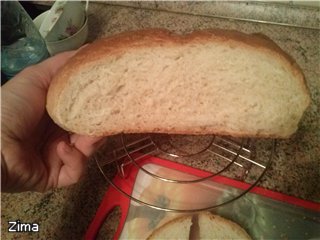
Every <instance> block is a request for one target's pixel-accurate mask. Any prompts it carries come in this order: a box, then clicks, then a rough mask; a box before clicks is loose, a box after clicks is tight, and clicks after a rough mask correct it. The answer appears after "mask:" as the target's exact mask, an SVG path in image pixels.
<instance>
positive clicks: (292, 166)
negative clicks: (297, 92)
mask: <svg viewBox="0 0 320 240" xmlns="http://www.w3.org/2000/svg"><path fill="white" fill-rule="evenodd" d="M220 4H225V6H224V7H223V6H221V5H219V4H218V3H210V2H203V3H196V4H195V3H193V2H184V3H175V2H171V3H168V2H165V3H160V2H158V3H156V2H146V3H141V2H139V3H126V2H123V3H117V2H111V3H110V4H109V3H91V4H90V7H89V39H88V40H89V41H93V40H94V39H97V38H101V37H104V36H109V35H112V34H115V33H118V32H122V31H127V30H134V29H142V28H150V27H153V28H154V27H156V28H167V29H169V30H172V31H175V32H178V33H185V32H190V31H192V30H194V29H206V28H224V29H236V30H240V31H243V32H247V33H253V32H261V33H263V34H265V35H267V36H269V37H270V38H271V39H273V40H274V41H275V42H276V43H277V44H278V45H279V46H280V47H281V48H283V49H284V50H285V51H286V52H288V53H290V55H291V56H292V57H293V58H294V59H295V60H296V61H297V63H298V64H299V65H300V66H301V68H302V70H303V72H304V74H305V77H306V82H307V85H308V87H309V89H310V93H311V98H312V104H311V106H310V107H309V108H308V110H307V112H306V113H305V115H304V117H303V119H302V121H301V123H300V127H299V130H298V131H297V133H296V134H295V135H294V136H292V138H290V139H288V140H279V141H277V146H276V154H275V156H274V159H273V162H272V165H271V168H270V169H269V170H268V172H267V173H266V176H265V177H264V179H263V180H262V182H261V183H260V185H261V186H263V187H265V188H268V189H271V190H275V191H278V192H281V193H285V194H288V195H292V196H296V197H299V198H302V199H305V200H310V201H316V202H320V185H319V182H320V148H319V143H320V111H319V106H320V47H319V46H320V45H319V43H320V31H319V26H320V24H319V22H320V21H319V9H309V8H299V9H298V10H297V8H295V7H288V6H285V7H284V6H283V5H263V4H248V3H246V2H243V3H233V2H230V3H229V5H228V3H220ZM235 4H238V5H235ZM226 5H228V6H230V8H229V10H230V11H227V10H228V9H227V8H226ZM270 6H271V7H270ZM223 9H224V10H223ZM226 9H227V10H226ZM248 9H249V10H248ZM279 9H280V10H279ZM281 9H282V10H281ZM237 10H239V11H237ZM247 10H248V11H247ZM283 10H285V11H283ZM217 11H223V12H222V13H221V12H218V13H217ZM181 12H183V13H181ZM257 12H260V15H261V18H263V20H264V21H266V22H269V21H274V22H277V21H278V23H281V24H270V23H265V22H264V23H261V22H257V21H246V20H244V19H248V18H249V19H251V20H252V19H255V20H257V19H258V18H259V16H260V15H259V14H257ZM235 14H236V15H235ZM297 14H299V15H297ZM213 15H219V17H214V16H213ZM227 17H234V19H233V20H230V19H228V18H227ZM297 19H300V21H298V20H297ZM258 20H259V19H258ZM288 24H289V25H290V24H291V25H295V27H292V26H287V25H288ZM107 188H108V184H107V182H106V180H105V179H104V177H103V176H102V174H101V173H100V171H99V170H98V168H97V166H96V163H95V162H94V161H90V162H89V168H88V172H87V174H86V176H85V177H84V178H83V179H82V180H81V181H80V182H79V183H78V184H76V185H74V186H70V187H67V188H63V189H55V190H52V191H49V192H46V193H34V192H25V193H17V194H4V193H3V194H2V196H1V203H2V208H1V220H2V224H1V227H2V232H1V236H2V239H81V237H83V235H84V233H85V231H86V229H87V228H88V225H89V223H90V222H91V221H92V219H93V217H94V215H95V212H96V210H97V209H98V206H99V204H100V202H101V200H102V197H103V195H104V193H105V192H106V190H107ZM118 216H119V211H117V212H115V213H113V214H112V215H110V216H109V217H108V219H107V220H106V223H105V224H104V238H105V239H110V238H112V236H113V233H114V231H115V228H116V226H117V221H118ZM15 220H20V221H21V222H24V223H38V224H39V226H40V227H39V232H38V233H8V221H15Z"/></svg>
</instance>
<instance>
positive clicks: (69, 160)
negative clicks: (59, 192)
mask: <svg viewBox="0 0 320 240" xmlns="http://www.w3.org/2000/svg"><path fill="white" fill-rule="evenodd" d="M57 154H58V156H59V158H60V159H61V161H62V164H63V165H62V167H61V169H60V172H59V177H58V184H57V187H63V186H68V185H71V184H74V183H76V182H78V181H79V179H80V178H81V176H82V175H83V174H84V172H85V169H86V165H87V158H86V156H84V155H83V154H82V153H81V152H80V151H79V150H78V149H76V148H75V147H71V146H70V145H68V144H67V143H65V142H60V143H58V145H57Z"/></svg>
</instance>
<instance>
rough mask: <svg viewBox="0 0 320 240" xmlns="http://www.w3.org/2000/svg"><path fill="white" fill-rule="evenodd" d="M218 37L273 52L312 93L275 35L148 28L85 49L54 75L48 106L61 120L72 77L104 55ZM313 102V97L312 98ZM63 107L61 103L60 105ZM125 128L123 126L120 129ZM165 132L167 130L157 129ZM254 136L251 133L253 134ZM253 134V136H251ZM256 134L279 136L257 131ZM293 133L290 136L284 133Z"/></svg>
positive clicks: (212, 39)
mask: <svg viewBox="0 0 320 240" xmlns="http://www.w3.org/2000/svg"><path fill="white" fill-rule="evenodd" d="M208 41H215V42H219V43H221V44H227V45H228V46H231V47H232V46H239V45H241V46H242V47H243V48H253V49H255V50H259V51H262V52H264V53H266V54H270V55H272V57H274V58H275V59H278V60H279V61H281V62H282V63H283V64H284V65H285V66H287V67H288V68H289V69H291V72H292V73H293V74H294V75H295V76H296V77H297V78H298V79H299V80H300V83H301V86H302V89H303V91H304V92H305V93H306V95H309V91H308V89H307V86H306V84H305V79H304V76H303V73H302V71H301V69H300V68H299V66H298V65H297V64H296V63H295V61H294V60H293V59H292V58H291V57H290V56H289V55H288V54H286V53H285V52H284V51H283V50H282V49H281V48H280V47H278V46H277V45H276V44H275V43H274V42H273V41H272V40H271V39H269V38H268V37H266V36H264V35H262V34H251V35H250V34H245V33H241V32H238V31H234V30H221V29H210V30H201V31H195V32H192V33H190V34H186V35H178V34H175V33H172V32H170V31H168V30H164V29H145V30H138V31H132V32H124V33H120V34H117V35H114V36H111V37H108V38H104V39H99V40H97V41H95V42H94V43H92V44H90V45H88V46H87V47H85V48H83V49H81V50H80V51H79V52H78V53H77V54H76V55H75V56H74V57H73V58H72V59H70V60H69V61H68V62H67V64H66V65H65V66H64V67H63V68H62V69H61V70H60V71H59V72H58V74H57V75H56V76H55V77H54V79H53V81H52V83H51V85H50V88H49V91H48V96H47V110H48V112H49V114H50V116H51V117H52V118H53V120H54V121H55V122H57V123H60V125H61V124H63V123H61V121H59V119H56V118H57V115H58V114H56V113H55V110H56V109H57V108H59V96H60V94H62V91H63V89H64V88H65V86H66V85H67V84H68V79H70V77H71V76H72V75H73V74H74V73H76V72H78V71H80V70H81V69H82V68H85V66H87V65H90V64H92V63H94V62H96V61H99V59H101V58H105V57H107V56H112V57H115V56H117V55H121V54H123V53H124V52H126V51H130V49H134V48H139V47H153V46H162V45H165V46H176V45H183V44H189V43H201V42H204V43H206V42H208ZM309 104H310V99H309ZM60 107H61V106H60ZM120 131H121V130H120ZM155 132H163V131H155ZM117 133H119V132H104V133H103V134H104V135H110V134H111V135H113V134H117ZM172 133H181V134H195V133H196V134H211V133H215V134H221V135H232V136H238V137H246V136H248V135H246V133H245V132H224V131H213V130H211V131H210V130H209V131H208V129H198V130H197V129H194V130H192V131H190V132H189V131H186V132H180V131H179V132H178V131H177V132H174V131H173V132H172ZM250 136H251V135H250ZM251 137H252V136H251ZM256 137H279V136H271V135H265V134H259V133H257V135H256ZM280 137H289V136H280Z"/></svg>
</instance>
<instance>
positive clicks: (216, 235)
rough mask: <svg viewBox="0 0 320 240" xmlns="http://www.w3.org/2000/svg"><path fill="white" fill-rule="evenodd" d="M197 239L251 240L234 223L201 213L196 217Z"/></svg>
mask: <svg viewBox="0 0 320 240" xmlns="http://www.w3.org/2000/svg"><path fill="white" fill-rule="evenodd" d="M198 219H199V220H198V221H199V226H200V234H199V235H200V236H199V239H230V240H231V239H234V240H236V239H251V238H250V236H249V235H248V234H247V232H246V231H245V230H244V229H243V228H241V227H240V226H239V225H238V224H236V223H235V222H232V221H230V220H228V219H225V218H222V217H220V216H218V215H213V214H211V213H208V212H206V213H202V214H199V217H198Z"/></svg>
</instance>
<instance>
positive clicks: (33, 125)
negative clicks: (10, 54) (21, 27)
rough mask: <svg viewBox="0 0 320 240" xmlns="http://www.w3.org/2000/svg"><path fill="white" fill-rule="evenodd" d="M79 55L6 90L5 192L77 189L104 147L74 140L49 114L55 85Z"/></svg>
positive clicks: (33, 70) (61, 57)
mask: <svg viewBox="0 0 320 240" xmlns="http://www.w3.org/2000/svg"><path fill="white" fill-rule="evenodd" d="M75 52H76V51H71V52H65V53H62V54H58V55H56V56H54V57H51V58H49V59H47V60H45V61H43V62H41V63H39V64H37V65H34V66H31V67H28V68H26V69H25V70H23V71H22V72H20V73H19V74H18V75H16V76H15V77H14V78H12V79H11V80H9V81H8V82H7V83H6V84H5V85H3V86H2V90H1V91H2V104H1V107H2V118H1V124H2V129H1V158H2V159H1V172H2V177H1V178H2V181H1V182H2V183H1V186H2V191H8V192H19V191H29V190H31V191H46V190H49V189H52V188H57V187H63V186H68V185H70V184H73V183H76V182H77V181H78V180H79V178H80V177H81V176H82V175H83V173H84V171H85V167H86V162H87V157H88V156H89V155H90V154H92V153H93V151H94V150H95V149H96V148H97V147H98V145H99V144H100V142H101V141H100V138H92V137H87V136H80V135H77V134H72V135H70V134H69V133H68V132H66V131H64V130H63V129H61V128H60V127H58V126H57V125H55V124H54V123H53V121H52V120H51V119H50V117H49V116H48V114H47V112H46V108H45V105H46V95H47V90H48V87H49V84H50V82H51V79H52V77H53V76H54V74H55V73H56V71H57V70H58V69H59V68H60V67H61V66H63V65H64V64H65V62H66V61H67V60H68V59H69V58H70V57H71V56H73V55H74V54H75Z"/></svg>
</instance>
